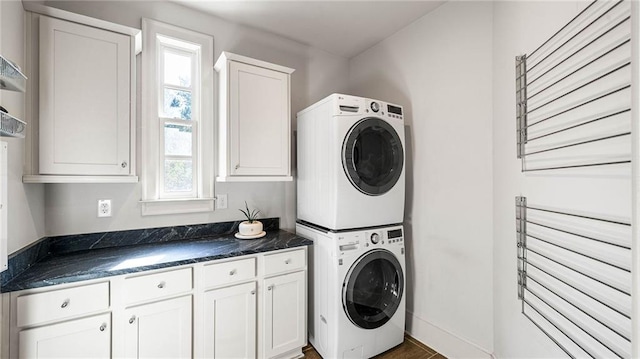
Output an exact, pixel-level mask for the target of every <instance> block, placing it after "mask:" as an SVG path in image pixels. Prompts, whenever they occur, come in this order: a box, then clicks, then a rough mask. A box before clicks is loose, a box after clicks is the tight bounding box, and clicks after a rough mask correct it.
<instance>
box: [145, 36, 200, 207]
mask: <svg viewBox="0 0 640 359" xmlns="http://www.w3.org/2000/svg"><path fill="white" fill-rule="evenodd" d="M156 39H157V40H156V41H158V43H157V51H156V52H157V62H156V63H157V64H159V66H158V72H157V78H158V81H157V83H156V87H157V90H158V97H157V98H158V101H157V102H158V121H160V132H159V134H158V136H159V137H160V147H159V151H158V154H159V156H160V160H159V161H160V168H163V166H164V162H165V160H171V159H176V160H179V159H187V158H190V159H191V161H192V162H191V163H192V168H193V170H192V183H191V191H189V192H186V191H184V192H170V191H167V190H166V189H165V186H164V185H165V173H166V172H165V170H162V169H161V170H160V171H159V174H160V178H159V179H158V185H159V189H158V190H159V192H158V195H159V197H160V198H162V199H167V198H198V192H199V189H198V185H199V181H198V173H199V167H200V166H199V162H198V158H199V157H200V156H198V149H199V146H198V139H199V136H198V124H199V123H200V121H201V118H200V117H201V116H200V103H201V102H202V99H201V96H202V95H201V93H200V81H195V80H196V79H198V78H200V66H201V63H200V47H199V46H194V47H193V48H192V49H187V48H184V47H182V46H180V45H183V44H175V45H172V44H171V43H170V41H171V40H170V39H168V38H165V37H164V36H157V37H156ZM167 52H170V53H174V54H178V55H182V56H188V57H189V58H191V79H192V80H191V86H189V87H183V86H179V85H169V84H167V83H166V82H165V81H164V71H163V70H164V55H165V54H166V53H167ZM166 88H170V89H173V90H178V91H189V92H191V120H183V119H177V118H169V117H163V116H162V114H163V111H164V100H163V99H164V90H165V89H166ZM161 99H162V100H161ZM168 124H175V125H179V126H185V125H186V126H191V141H192V142H191V156H178V155H171V156H167V155H166V154H165V151H164V148H165V147H164V145H165V143H164V140H165V136H164V128H165V125H168Z"/></svg>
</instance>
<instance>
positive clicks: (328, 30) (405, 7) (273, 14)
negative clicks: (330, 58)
mask: <svg viewBox="0 0 640 359" xmlns="http://www.w3.org/2000/svg"><path fill="white" fill-rule="evenodd" d="M173 1H175V2H177V3H180V4H183V5H184V6H188V7H191V8H194V9H197V10H200V11H205V12H207V13H209V14H212V15H215V16H218V17H221V18H223V19H226V20H228V21H231V22H234V23H239V24H243V25H248V26H252V27H254V28H257V29H260V30H265V31H269V32H272V33H275V34H277V35H280V36H284V37H287V38H290V39H293V40H296V41H298V42H301V43H303V44H307V45H310V46H313V47H315V48H318V49H322V50H325V51H328V52H330V53H333V54H336V55H340V56H343V57H346V58H351V57H353V56H355V55H357V54H359V53H361V52H363V51H364V50H366V49H368V48H369V47H371V46H373V45H375V44H377V43H378V42H380V41H381V40H383V39H385V38H387V37H389V36H390V35H392V34H394V33H395V32H396V31H398V30H400V29H402V28H403V27H405V26H407V25H408V24H410V23H411V22H413V21H414V20H416V19H418V18H420V17H421V16H423V15H424V14H426V13H428V12H430V11H432V10H433V9H435V8H436V7H438V6H440V5H441V4H442V3H443V2H444V1H436V0H422V1H365V0H359V1H311V0H298V1H271V0H254V1H241V0H226V1H206V0H173Z"/></svg>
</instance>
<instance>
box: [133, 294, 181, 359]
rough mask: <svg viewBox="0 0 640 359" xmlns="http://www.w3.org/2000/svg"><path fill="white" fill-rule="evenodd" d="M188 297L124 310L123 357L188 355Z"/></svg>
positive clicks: (179, 356) (177, 356)
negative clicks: (125, 322)
mask: <svg viewBox="0 0 640 359" xmlns="http://www.w3.org/2000/svg"><path fill="white" fill-rule="evenodd" d="M191 307H192V298H191V296H190V295H189V296H185V297H180V298H175V299H168V300H164V301H161V302H156V303H151V304H144V305H140V306H137V307H132V308H128V309H126V310H125V313H126V318H128V319H127V320H128V323H127V324H126V326H125V328H126V329H125V333H124V335H125V345H124V348H125V355H124V356H125V357H126V358H191V352H192V351H191V349H192V336H191Z"/></svg>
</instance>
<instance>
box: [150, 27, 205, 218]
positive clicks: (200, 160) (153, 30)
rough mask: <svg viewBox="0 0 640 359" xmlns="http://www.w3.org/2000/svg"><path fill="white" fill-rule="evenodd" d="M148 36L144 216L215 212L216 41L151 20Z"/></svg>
mask: <svg viewBox="0 0 640 359" xmlns="http://www.w3.org/2000/svg"><path fill="white" fill-rule="evenodd" d="M142 32H143V36H144V42H143V45H144V49H143V52H142V64H143V68H142V85H143V96H142V105H143V107H142V124H143V126H142V147H143V148H142V164H141V166H142V168H141V181H142V201H141V202H142V214H143V215H154V214H169V213H185V212H202V211H212V210H213V168H214V156H213V142H214V139H213V105H212V103H213V101H212V99H213V38H212V37H211V36H207V35H204V34H200V33H197V32H193V31H190V30H186V29H182V28H178V27H175V26H173V25H168V24H164V23H161V22H158V21H154V20H149V19H143V21H142ZM205 99H208V100H205Z"/></svg>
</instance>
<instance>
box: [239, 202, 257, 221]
mask: <svg viewBox="0 0 640 359" xmlns="http://www.w3.org/2000/svg"><path fill="white" fill-rule="evenodd" d="M244 207H245V208H246V210H243V209H239V211H240V212H242V214H244V216H245V217H247V222H249V223H253V222H257V221H258V214H259V213H260V210H259V209H254V210H251V209H249V205H248V204H247V201H244Z"/></svg>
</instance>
